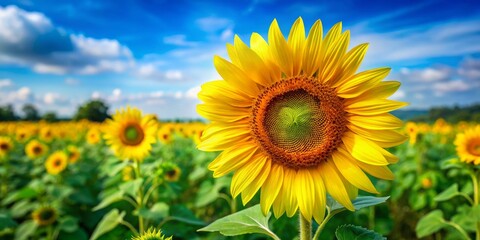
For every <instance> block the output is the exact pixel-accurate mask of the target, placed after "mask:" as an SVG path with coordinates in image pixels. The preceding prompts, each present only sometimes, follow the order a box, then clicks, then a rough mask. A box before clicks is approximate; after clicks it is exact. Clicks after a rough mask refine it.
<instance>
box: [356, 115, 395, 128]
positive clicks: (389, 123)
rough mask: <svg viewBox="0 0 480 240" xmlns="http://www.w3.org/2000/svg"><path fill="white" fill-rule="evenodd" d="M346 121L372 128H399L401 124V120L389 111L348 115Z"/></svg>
mask: <svg viewBox="0 0 480 240" xmlns="http://www.w3.org/2000/svg"><path fill="white" fill-rule="evenodd" d="M348 121H349V122H350V123H352V124H353V125H355V126H359V127H362V128H366V129H373V130H391V129H399V128H401V127H402V126H403V122H402V120H400V119H398V118H397V117H395V116H393V115H392V114H390V113H382V114H379V115H371V116H360V115H350V116H348Z"/></svg>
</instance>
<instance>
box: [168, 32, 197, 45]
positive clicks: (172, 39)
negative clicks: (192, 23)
mask: <svg viewBox="0 0 480 240" xmlns="http://www.w3.org/2000/svg"><path fill="white" fill-rule="evenodd" d="M163 42H164V43H166V44H171V45H176V46H182V47H184V46H188V47H194V46H197V45H198V42H192V41H187V36H185V35H184V34H177V35H172V36H167V37H164V38H163Z"/></svg>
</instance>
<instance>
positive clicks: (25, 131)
mask: <svg viewBox="0 0 480 240" xmlns="http://www.w3.org/2000/svg"><path fill="white" fill-rule="evenodd" d="M31 136H32V130H31V129H30V128H26V127H19V128H17V131H16V138H17V141H19V142H21V143H24V142H26V141H27V140H28V139H29V138H30V137H31Z"/></svg>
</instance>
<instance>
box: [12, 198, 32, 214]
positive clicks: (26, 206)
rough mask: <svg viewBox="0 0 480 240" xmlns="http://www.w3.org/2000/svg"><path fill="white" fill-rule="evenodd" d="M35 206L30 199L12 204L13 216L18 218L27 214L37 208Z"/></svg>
mask: <svg viewBox="0 0 480 240" xmlns="http://www.w3.org/2000/svg"><path fill="white" fill-rule="evenodd" d="M35 207H36V205H35V204H33V203H31V202H30V201H29V200H22V201H20V202H17V203H15V205H13V206H12V208H11V209H10V213H11V214H12V217H14V218H18V217H22V216H25V214H27V213H28V212H30V211H32V210H33V209H35Z"/></svg>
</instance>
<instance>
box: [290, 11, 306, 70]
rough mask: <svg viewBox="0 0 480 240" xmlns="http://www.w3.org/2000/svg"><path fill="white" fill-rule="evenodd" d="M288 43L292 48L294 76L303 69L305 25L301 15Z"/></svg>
mask: <svg viewBox="0 0 480 240" xmlns="http://www.w3.org/2000/svg"><path fill="white" fill-rule="evenodd" d="M288 45H289V46H290V48H291V49H292V56H293V73H292V75H293V76H296V75H299V74H300V70H302V57H303V47H304V46H305V27H304V25H303V20H302V18H301V17H299V18H297V20H296V21H295V23H293V25H292V28H291V29H290V34H289V35H288Z"/></svg>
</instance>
